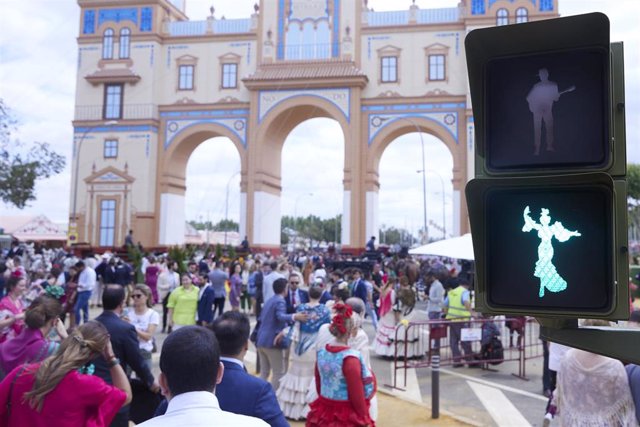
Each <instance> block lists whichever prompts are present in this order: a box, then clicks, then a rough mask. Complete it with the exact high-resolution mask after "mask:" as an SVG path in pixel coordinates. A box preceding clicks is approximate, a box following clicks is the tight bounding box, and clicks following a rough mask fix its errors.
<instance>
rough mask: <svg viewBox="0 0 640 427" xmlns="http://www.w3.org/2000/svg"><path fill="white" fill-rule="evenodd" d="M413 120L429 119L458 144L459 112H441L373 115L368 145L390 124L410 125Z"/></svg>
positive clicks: (370, 121) (369, 127)
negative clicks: (399, 122)
mask: <svg viewBox="0 0 640 427" xmlns="http://www.w3.org/2000/svg"><path fill="white" fill-rule="evenodd" d="M411 118H421V119H427V120H430V121H432V122H435V123H437V124H438V125H440V126H442V127H443V128H445V129H446V130H447V131H448V132H449V133H450V134H451V136H453V138H454V140H455V141H456V144H458V143H459V141H458V112H457V111H441V112H440V111H439V112H422V113H420V112H413V113H392V114H371V115H369V123H368V126H367V127H368V133H369V138H368V145H371V143H372V142H373V139H374V138H375V136H376V135H377V134H378V132H380V131H381V130H382V129H384V128H385V127H387V126H388V125H389V124H391V123H394V122H396V121H404V122H405V123H409V121H408V120H404V119H409V120H411Z"/></svg>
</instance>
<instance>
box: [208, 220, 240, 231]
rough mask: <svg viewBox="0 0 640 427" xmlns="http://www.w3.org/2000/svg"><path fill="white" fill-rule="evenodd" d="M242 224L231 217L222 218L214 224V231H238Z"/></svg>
mask: <svg viewBox="0 0 640 427" xmlns="http://www.w3.org/2000/svg"><path fill="white" fill-rule="evenodd" d="M238 230H240V225H239V224H238V223H237V222H235V221H233V220H231V219H221V220H220V221H219V222H218V223H217V224H215V225H214V226H213V231H238Z"/></svg>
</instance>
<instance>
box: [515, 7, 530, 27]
mask: <svg viewBox="0 0 640 427" xmlns="http://www.w3.org/2000/svg"><path fill="white" fill-rule="evenodd" d="M527 21H529V12H527V9H525V8H524V7H520V8H518V10H516V24H523V23H525V22H527Z"/></svg>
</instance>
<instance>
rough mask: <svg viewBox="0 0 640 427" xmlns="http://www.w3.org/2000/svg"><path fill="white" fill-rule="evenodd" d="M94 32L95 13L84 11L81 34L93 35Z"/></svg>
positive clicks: (93, 11)
mask: <svg viewBox="0 0 640 427" xmlns="http://www.w3.org/2000/svg"><path fill="white" fill-rule="evenodd" d="M95 32H96V11H95V10H85V11H84V27H83V28H82V34H95Z"/></svg>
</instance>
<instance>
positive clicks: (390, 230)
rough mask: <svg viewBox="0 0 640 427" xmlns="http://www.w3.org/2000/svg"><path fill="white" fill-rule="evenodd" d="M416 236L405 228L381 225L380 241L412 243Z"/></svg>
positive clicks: (402, 243) (384, 242)
mask: <svg viewBox="0 0 640 427" xmlns="http://www.w3.org/2000/svg"><path fill="white" fill-rule="evenodd" d="M414 240H415V238H414V237H413V236H412V235H411V233H410V232H409V231H407V230H405V229H403V228H396V227H385V225H384V224H383V225H382V226H381V227H380V243H381V244H385V245H398V244H399V245H411V244H412V243H413V241H414Z"/></svg>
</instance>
